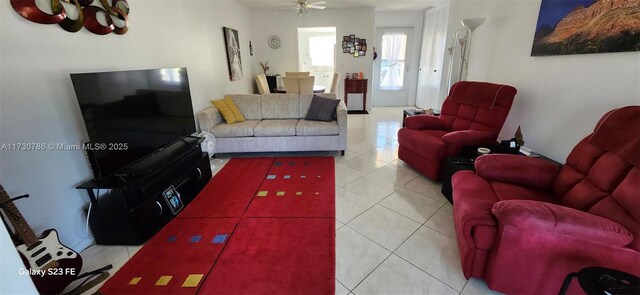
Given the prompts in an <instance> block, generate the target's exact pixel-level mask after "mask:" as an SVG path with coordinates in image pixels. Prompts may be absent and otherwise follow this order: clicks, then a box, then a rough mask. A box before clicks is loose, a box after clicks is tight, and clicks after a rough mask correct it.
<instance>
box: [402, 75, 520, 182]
mask: <svg viewBox="0 0 640 295" xmlns="http://www.w3.org/2000/svg"><path fill="white" fill-rule="evenodd" d="M516 92H517V91H516V89H515V88H513V87H511V86H508V85H500V84H493V83H486V82H469V81H461V82H457V83H455V84H453V86H451V89H450V90H449V96H448V97H447V99H446V100H445V101H444V103H443V104H442V111H441V114H440V116H439V117H435V116H429V115H418V116H411V117H407V118H406V119H405V121H404V122H405V126H406V127H404V128H401V129H400V130H399V131H398V143H399V144H400V146H399V148H398V158H400V159H401V160H403V161H405V162H406V163H407V164H409V166H411V167H413V168H414V169H416V170H418V171H419V172H420V173H422V174H424V176H426V177H428V178H430V179H433V180H439V179H440V176H441V171H440V163H441V162H442V161H443V160H444V159H445V158H446V157H450V156H454V155H457V154H460V152H461V151H462V147H463V146H465V145H483V144H495V143H496V139H497V138H498V133H500V129H502V125H503V124H504V121H505V120H506V119H507V115H508V114H509V110H510V109H511V104H512V103H513V98H514V97H515V95H516Z"/></svg>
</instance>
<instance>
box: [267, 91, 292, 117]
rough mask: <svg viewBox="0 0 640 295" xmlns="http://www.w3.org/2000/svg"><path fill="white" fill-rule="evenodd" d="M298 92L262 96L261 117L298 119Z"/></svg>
mask: <svg viewBox="0 0 640 295" xmlns="http://www.w3.org/2000/svg"><path fill="white" fill-rule="evenodd" d="M298 100H299V99H298V94H265V95H264V96H263V97H262V118H263V119H298V118H300V117H299V114H298Z"/></svg>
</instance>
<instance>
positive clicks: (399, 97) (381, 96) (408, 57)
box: [371, 26, 419, 106]
mask: <svg viewBox="0 0 640 295" xmlns="http://www.w3.org/2000/svg"><path fill="white" fill-rule="evenodd" d="M390 30H404V31H405V32H406V33H407V46H406V54H405V74H404V87H403V89H401V90H382V89H380V61H381V53H382V48H381V44H382V33H383V32H384V31H390ZM415 31H416V30H415V28H414V27H411V26H402V27H376V51H377V52H378V58H377V59H376V60H374V62H373V75H372V78H371V80H372V81H371V86H372V87H371V88H372V95H371V97H372V99H371V101H372V105H373V106H407V105H414V104H415V99H416V83H417V76H418V67H417V64H418V60H419V59H418V56H419V55H418V54H417V53H418V52H419V51H418V49H419V46H415V45H417V44H414V36H413V34H414V33H415Z"/></svg>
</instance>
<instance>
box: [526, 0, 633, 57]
mask: <svg viewBox="0 0 640 295" xmlns="http://www.w3.org/2000/svg"><path fill="white" fill-rule="evenodd" d="M624 51H640V0H542V4H541V5H540V13H539V14H538V23H537V25H536V33H535V37H534V39H533V47H532V49H531V55H532V56H543V55H567V54H585V53H605V52H624Z"/></svg>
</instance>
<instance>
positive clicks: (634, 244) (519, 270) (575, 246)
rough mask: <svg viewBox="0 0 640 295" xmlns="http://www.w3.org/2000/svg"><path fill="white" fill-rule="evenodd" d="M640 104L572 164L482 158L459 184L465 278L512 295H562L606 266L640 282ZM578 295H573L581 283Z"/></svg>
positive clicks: (605, 126)
mask: <svg viewBox="0 0 640 295" xmlns="http://www.w3.org/2000/svg"><path fill="white" fill-rule="evenodd" d="M639 142H640V106H631V107H625V108H621V109H617V110H614V111H611V112H609V113H607V114H606V115H605V116H604V117H603V118H602V119H601V120H600V122H599V123H598V125H597V126H596V129H595V130H594V132H593V133H592V134H590V135H589V136H587V137H585V138H584V139H583V140H582V141H580V142H579V143H578V144H577V145H576V146H575V148H574V149H573V151H572V152H571V153H570V154H569V156H568V157H567V160H566V164H565V165H564V166H562V167H559V166H556V165H554V164H552V163H551V162H549V161H546V160H542V159H535V158H528V157H524V156H518V155H484V156H481V157H479V158H478V159H477V160H476V162H475V168H476V171H475V172H473V171H461V172H458V173H456V174H455V175H454V176H453V179H452V185H453V199H454V208H453V216H454V223H455V229H456V236H457V242H458V249H459V251H460V257H461V262H462V269H463V272H464V275H465V277H467V278H469V277H477V278H483V279H484V280H485V281H486V282H487V285H488V286H489V288H491V289H493V290H497V291H500V292H504V293H508V294H557V293H558V291H559V290H560V287H561V286H562V282H563V279H564V278H565V276H566V275H567V274H569V273H571V272H576V271H579V270H580V269H582V268H584V267H589V266H602V267H608V268H613V269H617V270H621V271H624V272H628V273H632V274H634V275H640V252H639V250H640V168H639V166H640V143H639ZM573 285H574V286H573V289H570V291H571V290H573V291H576V290H577V289H576V287H575V285H577V284H576V283H575V282H574V284H573Z"/></svg>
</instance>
